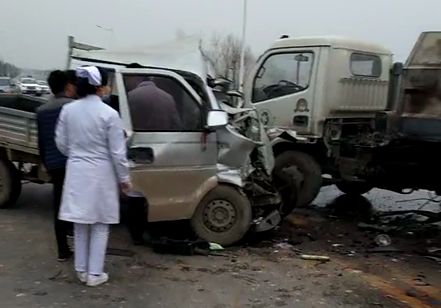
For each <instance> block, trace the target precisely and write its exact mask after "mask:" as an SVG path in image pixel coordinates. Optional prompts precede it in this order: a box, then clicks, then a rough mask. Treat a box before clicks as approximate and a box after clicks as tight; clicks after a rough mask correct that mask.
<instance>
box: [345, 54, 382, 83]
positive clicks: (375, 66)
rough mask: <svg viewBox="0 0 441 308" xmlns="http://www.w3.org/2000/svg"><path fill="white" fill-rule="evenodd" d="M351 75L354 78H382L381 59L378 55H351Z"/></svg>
mask: <svg viewBox="0 0 441 308" xmlns="http://www.w3.org/2000/svg"><path fill="white" fill-rule="evenodd" d="M351 73H352V75H354V76H364V77H380V76H381V59H380V57H379V56H376V55H369V54H363V53H356V52H354V53H353V54H352V55H351Z"/></svg>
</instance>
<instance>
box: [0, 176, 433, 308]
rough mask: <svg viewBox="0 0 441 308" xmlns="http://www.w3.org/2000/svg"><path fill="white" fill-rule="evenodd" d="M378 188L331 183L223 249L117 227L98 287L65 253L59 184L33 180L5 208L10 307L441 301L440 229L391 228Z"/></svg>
mask: <svg viewBox="0 0 441 308" xmlns="http://www.w3.org/2000/svg"><path fill="white" fill-rule="evenodd" d="M374 197H375V196H374ZM374 197H373V196H372V195H370V196H369V195H368V196H367V199H364V198H359V197H358V198H352V197H351V198H349V197H342V196H339V194H338V193H337V192H336V191H335V190H332V191H329V190H327V191H324V192H323V194H322V198H321V199H320V198H319V199H318V200H317V201H316V202H315V203H316V205H317V207H310V208H307V209H299V210H296V211H295V212H294V213H293V214H292V215H291V216H290V217H288V219H287V220H286V221H285V222H284V223H283V225H282V226H281V227H280V228H279V229H278V230H276V231H274V232H271V233H267V234H264V235H262V234H261V235H258V236H256V235H254V236H251V235H250V236H249V237H248V238H247V239H245V240H244V241H243V243H241V245H238V246H236V247H232V248H229V249H226V250H224V251H222V252H219V253H218V254H217V255H216V256H204V255H193V256H181V255H172V254H157V253H155V252H153V250H152V249H151V247H149V246H133V245H132V244H131V241H130V239H129V236H128V234H127V231H126V228H125V227H124V226H122V225H120V226H115V227H113V228H112V233H111V240H110V243H109V251H108V256H107V263H106V270H107V271H108V272H109V274H110V278H111V279H110V281H109V283H107V284H105V285H103V286H100V287H97V288H88V287H86V286H84V285H82V284H80V283H79V282H78V281H77V280H76V278H75V277H74V274H73V265H72V262H66V263H58V262H57V261H56V253H55V245H54V244H55V240H54V235H53V227H52V212H51V205H50V199H51V188H50V186H38V185H26V186H25V189H24V192H23V194H22V196H21V198H20V200H19V203H18V204H17V206H16V207H14V208H12V209H7V210H1V211H0V299H1V307H63V306H64V307H215V308H223V307H255V308H257V307H262V308H263V307H441V265H440V263H439V261H440V260H439V259H440V258H438V257H437V256H438V254H439V251H438V250H437V248H439V247H441V239H440V236H439V230H438V229H437V227H436V226H435V227H427V226H423V227H421V226H418V225H417V226H413V225H412V223H410V222H409V221H407V220H406V221H404V222H401V223H400V222H398V223H397V224H398V225H399V226H401V227H400V228H398V229H397V228H392V229H389V230H386V231H385V230H383V229H381V228H383V227H384V224H379V223H378V221H373V220H372V212H375V211H376V209H375V206H372V204H371V202H369V201H370V200H369V198H371V199H375V198H374ZM376 202H378V200H376ZM387 202H389V203H390V202H391V201H390V200H389V201H387ZM380 203H381V202H380ZM360 223H361V224H360ZM403 225H406V226H408V228H402V227H403ZM386 226H390V224H388V225H386ZM381 234H387V235H388V236H389V237H386V242H384V236H383V237H380V238H379V239H380V243H381V244H388V245H386V246H384V247H382V246H379V245H378V243H376V242H378V241H379V239H378V238H377V237H378V235H381ZM376 238H377V241H376ZM389 239H390V241H391V243H387V241H388V240H389ZM303 255H314V256H322V257H328V258H329V261H323V260H319V261H317V260H304V259H303V258H304V256H303Z"/></svg>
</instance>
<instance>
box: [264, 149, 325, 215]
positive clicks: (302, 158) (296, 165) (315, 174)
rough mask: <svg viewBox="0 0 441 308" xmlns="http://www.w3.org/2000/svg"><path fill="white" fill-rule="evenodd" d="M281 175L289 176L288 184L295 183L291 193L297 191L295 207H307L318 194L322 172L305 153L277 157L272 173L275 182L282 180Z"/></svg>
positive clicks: (295, 152) (292, 153) (314, 161)
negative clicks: (290, 178)
mask: <svg viewBox="0 0 441 308" xmlns="http://www.w3.org/2000/svg"><path fill="white" fill-rule="evenodd" d="M282 174H284V175H286V174H289V176H290V177H292V180H291V181H290V182H291V183H295V184H293V185H295V187H293V191H295V190H296V189H297V203H296V204H295V206H297V207H302V206H307V205H309V204H310V203H311V202H312V201H313V200H314V199H315V197H316V196H317V195H318V193H319V192H320V188H321V186H322V170H321V167H320V165H319V164H318V162H317V161H316V160H315V159H314V157H312V156H311V155H309V154H307V153H304V152H299V151H286V152H283V153H281V154H279V155H277V156H276V163H275V166H274V172H273V176H274V178H275V180H277V181H276V182H280V179H283V176H281V175H282ZM288 192H289V191H288ZM281 193H283V192H281ZM283 199H286V198H283Z"/></svg>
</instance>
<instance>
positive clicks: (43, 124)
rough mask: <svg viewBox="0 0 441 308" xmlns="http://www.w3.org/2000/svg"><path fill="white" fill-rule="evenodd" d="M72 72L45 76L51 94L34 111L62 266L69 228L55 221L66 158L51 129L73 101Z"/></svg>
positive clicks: (73, 76)
mask: <svg viewBox="0 0 441 308" xmlns="http://www.w3.org/2000/svg"><path fill="white" fill-rule="evenodd" d="M75 79H76V78H75V72H74V71H67V72H63V71H60V70H57V71H53V72H51V73H50V74H49V78H48V84H49V87H50V89H51V91H52V93H53V96H52V97H50V98H49V101H48V102H47V103H46V104H44V105H42V106H41V107H39V108H38V109H37V125H38V147H39V149H40V157H41V159H42V162H43V165H44V166H45V168H46V170H47V171H48V173H49V175H50V176H51V180H52V183H53V186H54V188H53V206H54V227H55V237H56V240H57V247H58V261H60V262H63V261H66V260H67V259H69V258H70V257H71V256H72V251H71V250H70V248H69V245H68V243H67V235H68V232H69V230H70V229H71V224H70V223H68V222H65V221H62V220H59V219H58V212H59V210H60V202H61V193H62V191H63V183H64V175H65V167H66V157H65V156H64V155H63V154H62V153H60V151H59V150H58V149H57V147H56V145H55V126H56V124H57V120H58V117H59V115H60V112H61V108H62V107H63V106H64V105H65V104H67V103H70V102H71V101H73V99H74V97H75V95H76V93H75V90H76V89H75V83H76V80H75Z"/></svg>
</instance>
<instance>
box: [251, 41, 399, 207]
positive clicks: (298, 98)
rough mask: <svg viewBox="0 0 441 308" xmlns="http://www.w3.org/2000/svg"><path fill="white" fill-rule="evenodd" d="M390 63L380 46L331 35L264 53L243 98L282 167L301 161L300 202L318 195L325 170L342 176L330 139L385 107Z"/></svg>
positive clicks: (297, 172) (281, 44)
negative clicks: (256, 115)
mask: <svg viewBox="0 0 441 308" xmlns="http://www.w3.org/2000/svg"><path fill="white" fill-rule="evenodd" d="M392 65H393V59H392V53H391V51H390V50H388V49H387V48H384V47H383V46H381V45H378V44H374V43H369V42H364V41H360V40H353V39H347V38H342V37H329V36H326V37H299V38H282V39H279V40H277V41H276V42H275V43H274V44H273V45H272V46H271V47H270V48H269V49H268V50H267V51H266V52H265V53H264V54H263V55H262V56H261V57H260V58H259V60H258V62H257V65H256V67H255V69H254V71H253V73H252V74H251V76H252V77H251V79H250V80H249V81H248V84H247V87H246V89H247V90H246V93H245V101H246V103H245V104H248V106H254V107H255V108H256V109H257V110H258V111H259V114H260V116H261V119H262V121H263V122H264V124H265V125H266V127H267V129H268V133H269V135H270V137H271V139H272V142H273V150H274V154H275V156H276V169H278V172H282V171H281V170H282V169H286V167H287V166H295V167H296V169H297V170H294V171H293V172H294V174H292V176H293V177H295V178H296V179H298V185H299V186H300V188H299V191H300V194H299V199H298V205H300V206H302V205H307V204H309V203H310V202H311V201H312V200H313V199H314V198H315V196H316V195H317V194H318V192H319V190H320V187H321V185H322V174H323V173H326V174H332V175H333V176H334V177H336V176H337V175H338V173H339V170H335V165H334V164H333V163H332V161H330V159H331V160H332V156H333V155H332V153H330V151H331V149H330V142H332V141H335V140H339V139H340V138H341V137H342V134H344V133H345V132H346V131H348V130H351V127H352V128H354V126H355V127H356V126H358V125H360V124H361V125H365V124H366V123H367V124H369V123H370V122H371V121H372V119H374V118H375V117H376V114H377V113H378V112H384V111H385V110H387V109H388V102H389V100H388V98H389V93H390V91H389V86H390V78H391V77H390V76H391V75H390V70H391V67H392ZM291 170H293V169H292V168H291ZM276 171H277V170H276Z"/></svg>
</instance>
